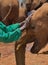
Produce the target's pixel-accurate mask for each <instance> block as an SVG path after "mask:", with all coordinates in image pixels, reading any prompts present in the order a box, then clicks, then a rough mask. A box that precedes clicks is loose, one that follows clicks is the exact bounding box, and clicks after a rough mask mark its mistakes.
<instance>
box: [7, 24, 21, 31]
mask: <svg viewBox="0 0 48 65" xmlns="http://www.w3.org/2000/svg"><path fill="white" fill-rule="evenodd" d="M19 27H20V24H19V23H16V24H12V25H9V26H7V31H8V32H10V31H14V30H16V29H17V28H19Z"/></svg>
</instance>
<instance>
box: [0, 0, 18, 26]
mask: <svg viewBox="0 0 48 65" xmlns="http://www.w3.org/2000/svg"><path fill="white" fill-rule="evenodd" d="M18 16H19V3H18V0H1V1H0V21H2V22H3V23H4V24H6V25H10V24H13V23H16V22H18Z"/></svg>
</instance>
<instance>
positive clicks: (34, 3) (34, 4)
mask: <svg viewBox="0 0 48 65" xmlns="http://www.w3.org/2000/svg"><path fill="white" fill-rule="evenodd" d="M45 2H48V0H26V8H27V11H31V10H37V9H38V8H39V7H41V6H42V4H44V3H45Z"/></svg>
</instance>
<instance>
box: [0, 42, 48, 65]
mask: <svg viewBox="0 0 48 65" xmlns="http://www.w3.org/2000/svg"><path fill="white" fill-rule="evenodd" d="M31 46H32V44H28V45H27V48H26V54H25V62H26V63H25V64H26V65H48V45H46V47H45V48H44V49H42V50H41V51H40V52H39V53H42V52H44V54H32V53H31V52H30V48H31ZM0 65H16V62H15V55H14V43H10V44H3V43H0Z"/></svg>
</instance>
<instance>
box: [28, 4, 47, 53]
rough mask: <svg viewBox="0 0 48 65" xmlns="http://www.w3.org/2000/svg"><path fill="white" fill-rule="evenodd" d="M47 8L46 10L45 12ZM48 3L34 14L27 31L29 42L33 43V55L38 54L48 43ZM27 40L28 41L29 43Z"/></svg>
mask: <svg viewBox="0 0 48 65" xmlns="http://www.w3.org/2000/svg"><path fill="white" fill-rule="evenodd" d="M45 8H46V10H45ZM47 14H48V3H45V4H43V5H42V7H40V8H39V9H38V10H36V12H35V13H34V14H33V16H32V18H31V21H30V25H29V26H28V29H27V34H28V35H27V36H28V37H27V38H28V40H29V42H30V41H31V42H32V41H33V42H34V44H33V47H32V48H31V52H32V53H38V52H39V51H40V50H41V49H42V48H43V47H44V46H45V45H46V44H47V42H48V15H47ZM28 40H27V41H28Z"/></svg>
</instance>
